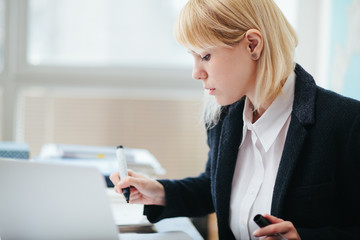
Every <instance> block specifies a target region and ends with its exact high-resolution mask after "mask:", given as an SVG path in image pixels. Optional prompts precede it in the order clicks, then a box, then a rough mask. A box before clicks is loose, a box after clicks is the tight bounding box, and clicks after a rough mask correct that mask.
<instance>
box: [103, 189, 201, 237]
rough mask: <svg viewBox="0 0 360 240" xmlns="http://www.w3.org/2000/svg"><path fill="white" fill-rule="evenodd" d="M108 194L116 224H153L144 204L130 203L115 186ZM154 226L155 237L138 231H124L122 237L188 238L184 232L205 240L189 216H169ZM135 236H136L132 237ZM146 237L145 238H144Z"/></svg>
mask: <svg viewBox="0 0 360 240" xmlns="http://www.w3.org/2000/svg"><path fill="white" fill-rule="evenodd" d="M106 191H107V194H108V196H109V201H110V206H111V209H112V212H113V217H114V220H115V224H116V225H118V226H129V225H131V226H139V227H140V226H151V225H152V224H151V223H150V222H149V221H148V220H147V218H146V217H145V216H144V215H143V209H144V206H143V205H141V204H128V203H126V201H125V199H124V197H123V196H122V195H121V194H117V193H116V192H115V191H114V189H113V188H108V189H107V190H106ZM153 226H154V228H155V230H156V232H157V233H155V234H152V235H153V236H154V238H149V237H150V235H151V234H150V235H149V234H137V233H124V234H121V238H120V239H126V240H127V239H129V240H130V239H141V238H140V236H141V235H147V238H146V239H162V238H161V237H162V236H164V237H165V236H166V237H169V236H170V235H173V236H174V238H173V237H171V239H186V238H185V236H186V235H183V233H186V234H187V235H188V236H190V239H194V240H203V237H202V236H201V235H200V233H199V232H198V231H197V229H196V228H195V227H194V225H193V224H192V222H191V221H190V219H189V218H186V217H178V218H168V219H164V220H161V221H159V222H158V223H155V224H154V225H153ZM132 237H134V238H132ZM144 239H145V238H144ZM163 239H166V238H163Z"/></svg>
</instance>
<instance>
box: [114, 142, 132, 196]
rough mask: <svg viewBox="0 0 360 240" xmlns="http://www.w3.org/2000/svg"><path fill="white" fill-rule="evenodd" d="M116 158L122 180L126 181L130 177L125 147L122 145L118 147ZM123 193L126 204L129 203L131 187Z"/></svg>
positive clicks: (124, 189)
mask: <svg viewBox="0 0 360 240" xmlns="http://www.w3.org/2000/svg"><path fill="white" fill-rule="evenodd" d="M116 157H117V162H118V167H119V174H120V179H124V178H126V177H127V176H128V171H127V164H126V158H125V152H124V147H123V146H122V145H119V146H117V147H116ZM122 191H123V194H124V196H125V199H126V202H127V203H129V198H130V187H127V188H123V189H122Z"/></svg>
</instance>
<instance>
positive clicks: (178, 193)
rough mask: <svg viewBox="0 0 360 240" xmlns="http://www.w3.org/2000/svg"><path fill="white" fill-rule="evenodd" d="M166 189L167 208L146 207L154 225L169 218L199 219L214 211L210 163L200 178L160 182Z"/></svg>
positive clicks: (146, 213) (145, 209)
mask: <svg viewBox="0 0 360 240" xmlns="http://www.w3.org/2000/svg"><path fill="white" fill-rule="evenodd" d="M158 181H159V182H160V183H161V184H162V185H163V186H164V189H165V202H166V206H165V207H163V206H154V205H145V206H144V215H146V216H147V218H148V220H149V221H150V222H152V223H154V222H157V221H160V220H161V219H164V218H169V217H181V216H186V217H198V216H204V215H206V214H209V213H211V212H213V211H214V207H213V203H212V198H211V190H210V163H209V161H208V163H207V164H206V170H205V172H203V173H202V174H200V175H199V176H198V177H189V178H185V179H181V180H169V179H163V180H158Z"/></svg>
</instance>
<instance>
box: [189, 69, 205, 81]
mask: <svg viewBox="0 0 360 240" xmlns="http://www.w3.org/2000/svg"><path fill="white" fill-rule="evenodd" d="M192 78H193V79H195V80H204V79H206V78H207V73H206V71H204V70H203V69H201V68H199V67H197V66H194V69H193V72H192Z"/></svg>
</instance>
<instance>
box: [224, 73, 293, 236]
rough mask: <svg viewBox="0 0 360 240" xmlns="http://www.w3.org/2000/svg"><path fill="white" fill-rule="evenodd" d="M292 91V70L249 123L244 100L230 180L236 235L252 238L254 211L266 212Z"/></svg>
mask: <svg viewBox="0 0 360 240" xmlns="http://www.w3.org/2000/svg"><path fill="white" fill-rule="evenodd" d="M294 91H295V73H294V72H292V73H291V74H290V76H289V77H288V79H287V80H286V82H285V84H284V86H283V88H282V93H280V94H279V96H277V98H276V99H275V100H274V101H273V103H272V104H271V105H270V107H269V108H268V109H267V110H266V111H265V113H264V114H263V115H262V116H261V117H260V118H259V119H258V120H257V121H256V122H255V123H254V124H252V118H253V114H252V109H251V106H250V102H249V101H248V99H246V100H245V107H244V112H243V120H244V127H243V137H242V141H241V144H240V147H239V152H238V157H237V160H236V166H235V171H234V177H233V181H232V189H231V198H230V215H229V216H230V219H229V222H230V228H231V230H232V232H233V233H234V235H235V237H236V239H255V238H254V237H253V235H252V233H253V232H254V231H255V230H256V229H258V228H259V227H258V226H257V225H256V224H255V223H254V221H253V218H254V216H255V215H256V214H265V213H270V210H271V202H272V196H273V190H274V185H275V179H276V175H277V171H278V168H279V163H280V159H281V155H282V151H283V148H284V144H285V138H286V134H287V131H288V128H289V124H290V118H291V111H292V105H293V101H294Z"/></svg>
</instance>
